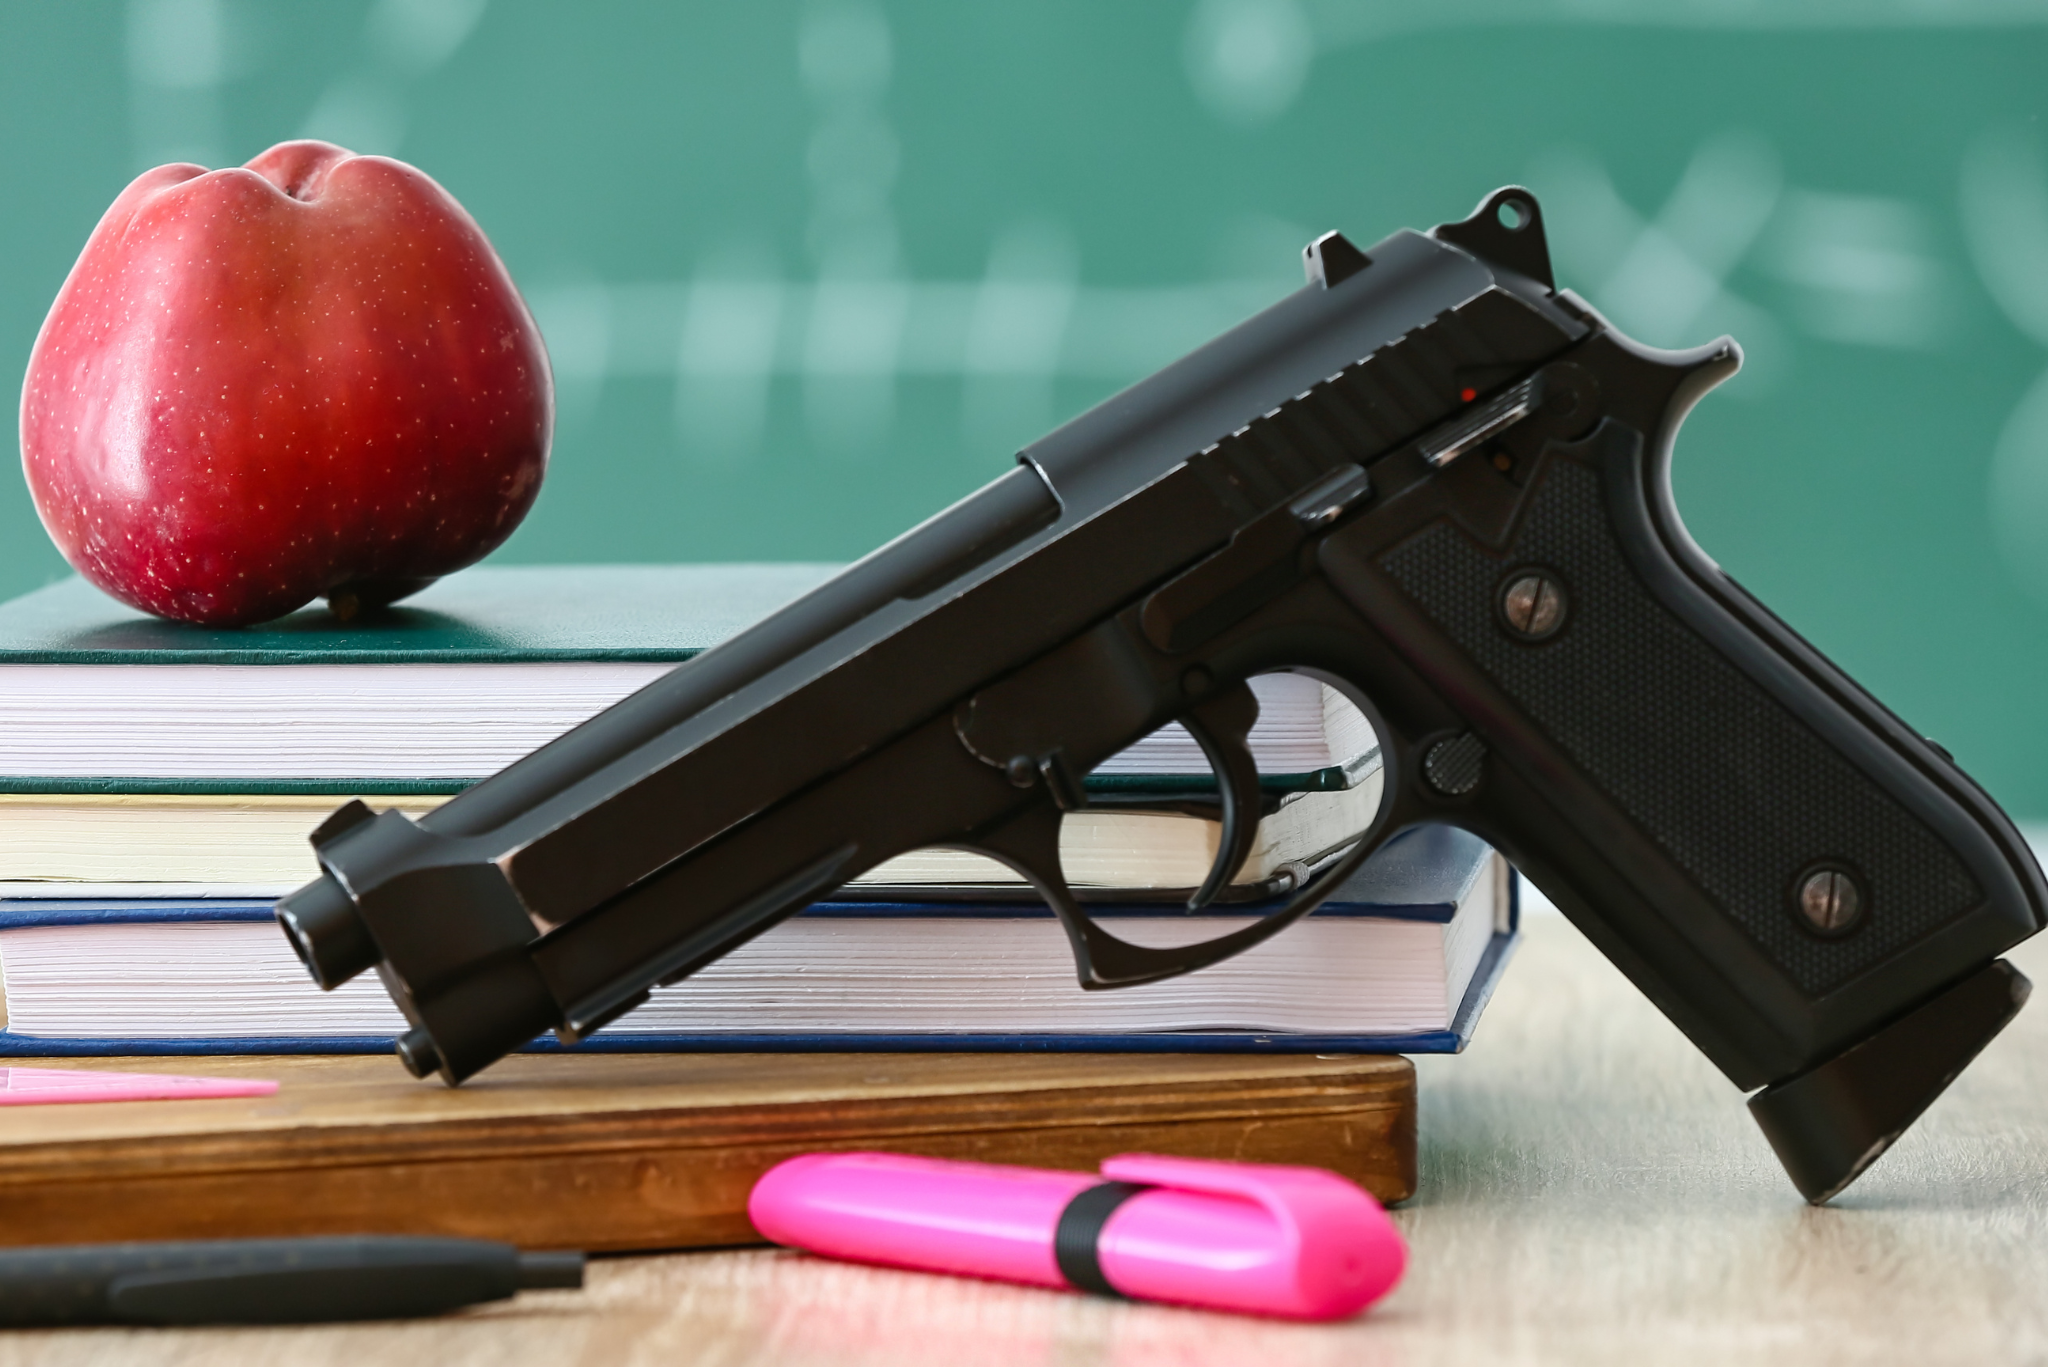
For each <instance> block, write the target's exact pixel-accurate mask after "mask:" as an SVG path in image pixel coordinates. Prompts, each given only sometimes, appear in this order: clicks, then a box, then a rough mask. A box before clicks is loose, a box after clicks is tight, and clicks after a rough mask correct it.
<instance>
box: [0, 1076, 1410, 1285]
mask: <svg viewBox="0 0 2048 1367" xmlns="http://www.w3.org/2000/svg"><path fill="white" fill-rule="evenodd" d="M179 1062H180V1064H181V1065H188V1064H189V1061H185V1060H180V1061H179ZM105 1063H106V1066H109V1067H114V1068H127V1069H133V1070H136V1071H147V1070H148V1069H149V1068H151V1067H155V1068H157V1069H159V1070H161V1071H172V1069H170V1068H166V1067H165V1061H164V1060H162V1059H153V1060H152V1059H126V1060H107V1061H105ZM205 1070H206V1071H208V1072H211V1073H219V1074H231V1075H246V1076H260V1077H274V1078H277V1079H278V1080H279V1082H280V1084H281V1085H280V1087H279V1089H278V1092H277V1094H276V1095H275V1096H271V1097H256V1098H235V1099H228V1100H218V1101H180V1102H136V1103H121V1104H113V1105H73V1106H44V1107H20V1108H14V1109H12V1110H10V1111H9V1112H6V1113H4V1114H0V1243H8V1244H31V1243H46V1242H47V1243H57V1242H79V1241H84V1240H116V1239H153V1238H207V1237H236V1236H256V1235H274V1234H300V1233H346V1232H359V1231H377V1232H387V1233H442V1234H461V1235H470V1236H475V1237H480V1238H494V1239H505V1240H508V1241H511V1242H514V1243H518V1244H522V1245H524V1246H526V1247H530V1248H583V1249H590V1250H619V1249H648V1248H677V1247H702V1246H707V1245H717V1244H734V1243H745V1242H751V1241H753V1240H754V1239H755V1237H756V1236H755V1235H754V1233H753V1230H752V1227H751V1226H749V1225H748V1224H747V1221H746V1216H745V1204H746V1195H747V1192H748V1191H749V1190H750V1189H751V1188H752V1186H753V1183H754V1181H755V1179H757V1178H758V1177H759V1176H760V1175H761V1173H763V1172H765V1171H766V1170H767V1169H768V1168H769V1167H770V1166H772V1165H773V1164H774V1163H777V1162H779V1161H781V1160H782V1159H784V1158H786V1157H789V1156H790V1155H792V1154H795V1153H801V1152H804V1151H806V1150H813V1149H820V1148H889V1149H895V1150H900V1151H904V1152H914V1153H926V1154H932V1155H935V1156H941V1157H960V1158H976V1159H981V1160H984V1161H990V1162H1012V1163H1035V1164H1039V1165H1041V1166H1049V1167H1071V1168H1092V1167H1094V1166H1095V1165H1096V1164H1098V1163H1099V1162H1100V1161H1101V1160H1102V1159H1103V1158H1105V1157H1107V1156H1109V1155H1110V1154H1113V1153H1120V1152H1127V1151H1131V1150H1161V1149H1163V1150H1168V1151H1172V1152H1177V1153H1194V1154H1205V1155H1213V1156H1219V1157H1243V1158H1253V1159H1263V1160H1266V1161H1274V1162H1290V1163H1308V1164H1314V1165H1316V1166H1320V1167H1330V1168H1334V1169H1336V1170H1338V1171H1341V1172H1344V1173H1346V1174H1347V1175H1350V1176H1352V1177H1353V1178H1355V1179H1356V1180H1357V1181H1359V1182H1360V1183H1361V1184H1362V1185H1364V1186H1365V1187H1366V1188H1367V1189H1368V1190H1371V1191H1373V1192H1375V1194H1377V1195H1380V1196H1381V1197H1382V1198H1383V1199H1388V1200H1400V1199H1404V1198H1406V1197H1407V1196H1408V1195H1410V1194H1412V1193H1413V1191H1414V1187H1415V1149H1414V1127H1415V1110H1414V1098H1415V1093H1414V1070H1413V1068H1412V1066H1411V1065H1410V1064H1409V1063H1408V1061H1407V1060H1405V1059H1399V1058H1382V1057H1356V1058H1341V1059H1317V1058H1301V1057H1271V1056H1267V1057H1228V1056H1179V1055H1140V1054H1124V1055H1086V1054H1063V1055H1062V1054H1040V1055H987V1054H981V1055H959V1054H936V1055H932V1054H926V1055H919V1054H893V1055H863V1054H759V1055H746V1054H723V1055H720V1054H711V1055H588V1056H565V1055H527V1056H523V1057H518V1058H514V1059H510V1060H507V1061H506V1062H505V1063H503V1064H500V1065H499V1066H497V1067H495V1068H493V1069H491V1070H490V1071H489V1072H487V1073H486V1074H485V1075H484V1076H483V1077H481V1078H478V1079H475V1080H473V1081H472V1082H470V1083H469V1084H467V1085H465V1086H463V1087H461V1088H457V1089H449V1088H446V1087H443V1086H441V1085H440V1084H438V1083H421V1082H416V1081H414V1080H413V1079H411V1078H409V1077H407V1076H406V1075H405V1074H404V1073H403V1071H402V1070H400V1069H399V1067H398V1066H397V1063H396V1062H395V1061H394V1060H393V1059H391V1058H388V1057H372V1058H245V1059H207V1060H205Z"/></svg>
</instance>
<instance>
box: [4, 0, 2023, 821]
mask: <svg viewBox="0 0 2048 1367" xmlns="http://www.w3.org/2000/svg"><path fill="white" fill-rule="evenodd" d="M2044 74H2048V6H2042V5H2032V4H2025V3H2020V0H1950V3H1947V4H1943V5H1927V4H1921V3H1911V0H1867V2H1864V3H1851V0H1777V2H1776V3H1773V4H1768V5H1765V4H1754V5H1751V4H1728V3H1725V2H1723V0H1662V2H1661V3H1649V2H1648V0H1635V2H1634V3H1628V2H1625V0H1575V2H1573V3H1566V2H1565V0H1552V2H1550V3H1543V2H1540V0H1527V2H1525V3H1516V2H1515V0H1438V3H1433V4H1429V5H1418V4H1412V3H1385V4H1381V3H1365V2H1363V0H1200V3H1195V4H1185V3H1183V4H1155V5H1105V4H1101V3H1084V2H1082V0H1057V2H1056V3H1036V4H1029V5H962V4H948V3H937V2H936V0H931V2H926V0H919V2H918V3H908V2H906V0H831V2H826V0H821V2H820V3H817V4H811V5H774V4H752V5H723V6H714V5H691V6H681V5H670V6H662V5H649V4H644V3H581V4H576V5H560V4H544V3H539V0H529V2H526V3H511V2H508V0H491V2H490V3H486V0H375V3H362V2H361V0H356V2H355V3H321V4H316V3H292V4H285V3H278V4H274V5H263V4H256V3H253V0H133V2H132V3H129V4H126V5H119V4H86V3H79V4H67V5H61V6H60V5H44V4H37V3H27V2H26V0H15V2H13V3H4V4H0V172H4V176H5V183H6V185H7V186H8V193H7V196H6V198H5V200H4V202H0V355H4V357H5V361H6V365H7V366H8V367H9V373H10V374H13V375H18V374H20V373H21V369H22V366H23V364H24V363H25V361H26V357H27V354H28V350H29V346H30V344H31V342H32V340H33V337H34V334H35V329H36V326H37V324H38V322H39V321H40V319H41V317H42V314H43V311H44V310H45V309H46V308H47V306H48V303H49V300H50V298H51V297H52V295H53V294H54V293H55V291H56V289H57V286H58V284H59V283H60V282H61V281H62V279H63V276H64V272H65V270H66V269H67V267H68V266H69V264H70V262H71V260H72V258H73V257H74V256H75V254H76V253H77V251H78V248H79V246H80V245H81V244H82V243H83V241H84V239H85V236H86V234H87V232H88V231H90V229H91V226H92V224H93V222H94V220H95V219H96V217H97V216H98V214H99V212H100V211H101V210H102V209H103V208H104V207H105V206H106V204H107V202H108V201H109V200H111V199H112V197H113V196H114V194H115V193H116V192H117V191H118V190H119V189H120V187H121V186H122V185H123V184H124V183H125V182H126V181H127V179H128V178H129V177H130V176H132V175H133V174H134V173H135V172H137V171H138V170H140V169H142V168H144V167H145V166H148V165H151V164H154V163H156V162H159V161H165V160H173V159H196V160H201V161H204V162H206V163H207V164H224V163H232V162H238V161H242V160H245V159H247V158H248V157H250V156H252V155H254V154H255V153H256V152H258V151H260V150H262V148H264V147H265V146H267V145H268V144H270V143H272V142H274V141H277V140H280V139H283V138H287V137H293V136H299V135H305V134H310V135H318V136H324V137H328V138H331V139H333V140H335V141H339V142H342V143H344V144H346V145H350V146H353V147H355V148H356V149H357V150H360V151H378V152H386V153H390V154H393V155H397V156H400V157H403V158H405V159H406V160H409V161H412V162H414V163H415V164H417V165H419V166H421V167H423V168H425V169H426V170H427V171H428V172H430V173H431V174H433V175H434V176H435V177H437V178H438V179H439V180H441V181H442V183H443V184H445V185H446V186H448V188H449V189H450V190H452V191H453V192H454V193H455V194H456V195H457V196H458V197H459V198H460V199H461V200H462V201H463V202H464V203H465V204H466V205H467V206H468V207H469V208H470V210H471V211H472V212H473V213H474V214H475V215H476V217H477V218H478V219H479V220H480V221H481V222H482V223H483V225H484V226H485V228H486V229H487V230H488V231H489V232H490V234H491V235H492V237H493V239H494V240H495V241H496V243H497V245H498V247H499V249H500V250H501V252H502V253H503V254H504V256H505V258H506V260H507V262H508V263H509V264H510V265H511V267H512V270H513V273H514V275H515V276H516V277H517V279H518V280H519V282H520V284H521V287H522V288H523V289H524V290H525V291H526V293H527V295H528V298H529V299H530V301H531V302H532V303H533V305H534V308H535V311H536V314H537V316H538V317H539V318H540V320H541V323H542V326H543V330H544V332H545V333H546V335H547V338H548V342H549V346H550V350H551V353H552V355H553V358H554V362H555V365H556V368H557V371H558V375H559V381H560V423H559V430H558V434H557V440H556V446H555V454H554V460H553V466H552V469H551V471H550V474H549V476H548V482H547V485H546V487H545V489H544V491H543V493H542V495H541V499H540V502H539V505H538V507H537V508H536V510H535V512H534V513H533V515H532V517H531V518H530V519H529V521H528V522H527V524H526V525H525V526H524V527H523V528H522V529H521V530H520V531H519V532H518V533H517V534H516V535H515V537H514V538H513V539H512V541H511V542H510V543H509V544H508V545H507V547H506V548H505V549H504V550H503V551H502V552H501V558H502V559H503V560H504V561H507V562H543V561H590V562H604V561H663V560H702V559H749V560H760V559H792V560H800V559H801V560H818V559H842V558H847V557H851V556H854V555H857V554H859V553H861V552H863V551H865V550H867V549H869V548H871V547H872V546H873V545H875V544H877V543H878V542H880V541H881V540H883V539H884V538H886V537H888V536H890V535H892V534H894V533H895V532H897V531H899V530H901V529H902V528H904V527H906V526H908V525H910V523H912V522H913V521H915V520H916V519H918V518H920V517H922V516H924V515H926V514H928V513H930V512H932V511H933V510H935V509H936V508H938V507H940V506H943V505H944V504H945V503H947V502H948V501H950V500H952V499H953V498H956V497H958V496H959V495H961V494H963V493H965V492H967V491H968V490H970V489H972V488H974V487H975V486H976V485H978V484H979V483H981V482H983V481H984V480H986V479H988V478H990V477H992V476H993V475H995V474H997V473H998V472H1000V471H1001V470H1002V469H1003V467H1004V465H1005V463H1006V462H1007V461H1008V460H1009V458H1010V455H1011V452H1012V451H1014V449H1015V448H1016V447H1017V446H1018V445H1020V444H1021V443H1023V442H1025V441H1028V440H1030V439H1031V438H1032V437H1034V436H1036V435H1038V434H1039V432H1041V431H1042V430H1043V429H1045V428H1046V427H1048V426H1050V425H1051V424H1053V423H1055V422H1057V421H1058V420H1060V419H1061V418H1063V417H1066V416H1070V415H1072V414H1074V413H1076V412H1078V411H1080V410H1081V409H1083V408H1085V407H1087V406H1088V405H1089V404H1091V403H1093V402H1095V401H1097V400H1098V399H1100V398H1102V397H1104V396H1105V395H1107V394H1109V393H1112V392H1114V391H1115V390H1116V389H1117V388H1119V387H1120V386H1122V385H1124V384H1126V383H1128V382H1130V381H1131V380H1134V379H1136V378H1138V377H1140V376H1142V375H1144V374H1145V373H1147V372H1148V371H1150V370H1151V369H1153V368H1155V367H1156V366H1158V365H1160V364H1162V363H1163V362H1165V361H1167V360H1170V359H1171V358H1172V357H1173V356H1175V355H1176V354H1177V353H1179V352H1180V351H1182V350H1185V349H1186V348H1188V347H1190V346H1193V345H1195V344H1196V343H1198V342H1200V341H1202V340H1204V339H1205V338H1207V337H1208V336H1209V335H1211V334H1212V333H1213V332H1215V331H1217V330H1219V329H1220V328H1222V327H1224V326H1227V325H1228V324H1229V323H1231V322H1233V321H1235V320H1236V319H1237V318H1239V317H1241V316H1242V315H1244V314H1246V313H1248V312H1250V311H1251V310H1253V309H1255V308H1257V307H1259V306H1261V305H1263V304H1264V303H1266V302H1269V301H1270V300H1272V299H1274V298H1277V297H1278V296H1279V295H1280V294H1282V293H1284V292H1285V291H1287V290H1288V289H1290V288H1293V287H1294V285H1295V284H1296V283H1297V282H1298V280H1299V264H1298V258H1297V253H1298V251H1299V249H1300V247H1301V245H1302V244H1303V243H1304V242H1305V241H1306V240H1307V239H1308V238H1309V237H1310V236H1312V235H1313V234H1314V233H1317V232H1320V231H1323V230H1325V229H1328V228H1333V227H1335V228H1342V229H1344V230H1345V231H1346V232H1347V233H1349V234H1350V235H1351V236H1353V237H1354V238H1356V239H1358V240H1360V241H1369V240H1371V239H1372V238H1375V237H1377V236H1379V235H1381V234H1382V233H1384V232H1386V231H1389V230H1391V229H1393V228H1395V227H1399V226H1404V225H1407V226H1416V227H1426V226H1428V225H1430V224H1432V223H1435V222H1438V221H1441V220H1443V219H1447V218H1452V217H1458V216H1462V215H1463V214H1464V213H1465V212H1466V211H1467V210H1468V209H1469V208H1470V207H1471V205H1472V204H1473V203H1474V202H1475V201H1476V200H1477V199H1478V198H1479V196H1480V195H1481V194H1483V193H1484V192H1485V191H1487V190H1488V189H1490V188H1492V187H1493V186H1495V185H1497V184H1500V183H1502V182H1506V181H1522V182H1525V183H1527V184H1529V185H1531V186H1532V187H1533V188H1534V189H1535V190H1536V192H1537V193H1538V194H1539V195H1540V196H1542V198H1543V199H1544V202H1545V207H1546V214H1547V218H1548V222H1549V225H1550V232H1551V234H1552V240H1553V245H1554V248H1555V252H1556V256H1557V262H1558V273H1559V276H1560V278H1561V280H1562V281H1563V282H1564V283H1567V284H1569V285H1571V286H1572V287H1574V288H1576V289H1577V290H1578V291H1580V292H1581V293H1582V294H1584V295H1586V296H1587V297H1589V298H1590V299H1591V300H1592V301H1593V302H1594V303H1596V304H1597V305H1599V306H1600V307H1602V308H1603V309H1605V310H1607V311H1608V312H1609V314H1610V315H1611V316H1612V317H1613V318H1614V319H1615V320H1616V321H1617V322H1618V323H1620V324H1621V325H1622V326H1623V327H1624V328H1626V329H1627V330H1629V331H1631V332H1633V333H1635V334H1636V335H1638V336H1640V337H1641V338H1643V339H1644V340H1647V341H1651V342H1656V343H1660V344H1667V345H1681V344H1692V343H1697V342H1701V341H1705V340H1707V339H1709V338H1711V337H1712V336H1714V335H1716V334H1718V333H1720V332H1723V331H1727V332H1732V333H1733V334H1735V335H1736V337H1737V338H1738V339H1739V340H1740V341H1741V342H1742V343H1743V344H1744V346H1745V348H1746V349H1747V350H1748V353H1749V355H1750V358H1751V362H1752V364H1751V365H1750V367H1749V369H1748V370H1747V371H1746V372H1745V373H1744V374H1743V375H1741V376H1739V377H1738V378H1737V379H1735V380H1734V381H1733V382H1731V383H1730V384H1729V385H1728V386H1727V387H1726V389H1725V390H1724V391H1722V392H1720V393H1717V394H1716V395H1714V396H1712V397H1711V398H1710V399H1709V400H1708V401H1707V403H1706V404H1705V405H1703V406H1702V407H1701V408H1700V409H1699V410H1698V411H1697V412H1696V414H1695V415H1694V417H1693V419H1692V420H1691V422H1690V424H1689V426H1688V428H1687V430H1686V432H1685V433H1684V435H1683V436H1682V438H1681V443H1680V448H1679V456H1678V464H1677V472H1676V479H1677V484H1678V495H1679V501H1680V506H1681V508H1682V510H1683V512H1684V514H1685V516H1686V517H1687V519H1688V522H1689V523H1690V525H1691V527H1692V530H1693V532H1694V534H1695V535H1696V536H1697V538H1698V539H1699V540H1700V542H1701V543H1702V544H1703V545H1704V546H1705V547H1706V548H1707V549H1708V551H1709V552H1710V553H1712V554H1713V555H1714V556H1716V557H1717V558H1718V559H1719V560H1720V561H1721V562H1722V563H1723V564H1724V565H1725V566H1726V567H1727V568H1728V569H1729V570H1730V572H1731V573H1733V574H1734V575H1735V576H1736V577H1737V578H1739V579H1741V580H1743V581H1744V582H1745V583H1746V584H1747V585H1748V586H1749V587H1750V588H1751V589H1753V590H1754V591H1755V592H1756V593H1757V594H1758V595H1759V596H1761V597H1762V598H1763V599H1764V600H1765V601H1766V602H1768V603H1770V604H1771V605H1772V606H1773V607H1774V608H1776V609H1777V610H1778V611H1779V613H1780V614H1781V615H1782V616H1784V617H1785V618H1786V620H1788V621H1789V622H1790V623H1791V624H1792V625H1793V626H1794V627H1796V628H1797V629H1798V630H1800V631H1801V632H1803V633H1804V634H1806V635H1807V636H1808V637H1809V638H1811V639H1812V640H1813V641H1814V642H1815V643H1816V644H1818V645H1819V646H1820V647H1821V648H1822V649H1823V650H1825V651H1827V652H1828V653H1830V654H1831V655H1833V656H1835V657H1836V658H1837V659H1838V660H1840V661H1841V662H1842V663H1843V664H1844V665H1845V666H1846V667H1847V668H1848V669H1849V670H1850V671H1851V672H1852V673H1854V674H1856V675H1857V676H1859V677H1860V678H1862V679H1864V680H1865V681H1866V682H1867V683H1868V684H1869V685H1870V686H1871V687H1872V688H1873V690H1874V691H1875V692H1877V693H1878V694H1879V696H1881V697H1882V698H1884V699H1885V700H1886V701H1887V702H1889V703H1890V704H1891V705H1892V706H1893V707H1895V708H1896V709H1897V710H1898V711H1899V712H1900V713H1901V714H1902V715H1903V716H1905V717H1906V718H1907V719H1908V720H1909V721H1910V722H1912V723H1913V724H1914V725H1916V726H1918V727H1921V728H1922V729H1924V730H1925V731H1927V732H1928V733H1929V734H1931V735H1933V736H1934V737H1935V738H1936V739H1938V740H1940V741H1942V742H1943V743H1944V744H1946V745H1948V746H1949V747H1950V748H1951V749H1952V750H1953V751H1954V752H1955V753H1956V755H1957V756H1958V758H1960V759H1961V760H1962V761H1963V762H1964V764H1965V765H1966V766H1967V767H1969V768H1970V769H1971V770H1972V771H1973V772H1974V773H1976V774H1977V775H1978V776H1980V777H1981V778H1982V779H1983V780H1984V781H1985V783H1986V784H1987V786H1988V787H1990V789H1991V790H1992V792H1993V793H1994V794H1995V795H1996V796H1998V797H1999V798H2001V799H2002V800H2004V801H2005V802H2006V803H2008V804H2009V805H2010V806H2011V807H2012V808H2013V809H2014V810H2015V812H2016V813H2018V814H2019V815H2021V816H2022V817H2023V818H2037V819H2048V725H2044V724H2043V722H2042V721H2041V720H2040V707H2039V705H2038V703H2037V693H2038V691H2039V686H2038V684H2037V680H2040V679H2043V678H2044V677H2048V377H2044V375H2048V127H2044V125H2043V123H2042V120H2041V113H2042V109H2043V105H2044V103H2048V94H2044V91H2048V82H2044V80H2043V77H2044ZM62 570H63V566H62V564H61V562H60V561H59V559H58V557H57V556H56V554H55V552H54V551H53V550H52V549H51V548H50V546H49V544H48V542H47V541H46V539H45V538H44V537H43V535H42V533H41V531H40V529H39V527H38V525H37V523H36V520H35V515H34V512H33V509H32V508H31V506H30V504H29V501H28V498H27V494H26V491H25V489H24V488H23V486H22V485H21V483H20V481H19V479H18V477H9V478H7V479H4V480H0V593H4V594H12V593H18V592H21V591H24V590H27V589H30V588H33V587H35V586H37V585H39V584H42V583H45V582H47V581H49V580H50V579H52V578H54V577H56V576H57V575H59V574H60V573H62Z"/></svg>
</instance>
